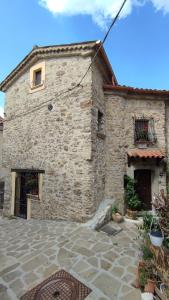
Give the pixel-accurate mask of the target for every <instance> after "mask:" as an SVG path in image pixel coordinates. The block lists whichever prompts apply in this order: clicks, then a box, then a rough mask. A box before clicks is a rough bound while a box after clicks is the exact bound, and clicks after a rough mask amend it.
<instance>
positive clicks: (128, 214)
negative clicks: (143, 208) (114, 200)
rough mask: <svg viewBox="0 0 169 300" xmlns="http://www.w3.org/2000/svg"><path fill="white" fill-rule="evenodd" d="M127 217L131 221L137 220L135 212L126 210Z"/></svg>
mask: <svg viewBox="0 0 169 300" xmlns="http://www.w3.org/2000/svg"><path fill="white" fill-rule="evenodd" d="M127 217H128V218H129V219H132V220H136V219H137V210H131V209H127Z"/></svg>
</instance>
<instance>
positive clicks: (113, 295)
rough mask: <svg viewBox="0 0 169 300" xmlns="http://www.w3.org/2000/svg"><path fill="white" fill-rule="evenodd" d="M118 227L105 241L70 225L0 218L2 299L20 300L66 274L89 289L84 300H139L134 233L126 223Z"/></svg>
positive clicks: (101, 237) (91, 231)
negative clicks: (53, 277) (47, 280)
mask: <svg viewBox="0 0 169 300" xmlns="http://www.w3.org/2000/svg"><path fill="white" fill-rule="evenodd" d="M113 226H115V225H114V223H113ZM116 226H117V225H116ZM118 226H119V225H118ZM120 227H121V228H122V229H123V230H122V231H121V232H120V233H118V234H117V235H115V236H111V237H109V236H107V235H106V234H105V233H103V232H96V231H93V230H91V229H88V228H86V227H84V226H82V225H80V224H77V223H73V222H64V221H39V220H29V221H26V220H23V219H11V220H9V219H7V218H5V219H0V299H1V300H9V299H11V300H16V299H19V298H20V296H21V295H23V294H24V293H25V292H26V291H27V290H29V289H31V288H32V287H34V286H36V285H37V284H38V283H40V282H42V281H43V279H45V278H47V277H49V276H50V275H51V274H53V273H55V272H56V271H58V270H59V269H65V270H66V271H68V272H70V273H71V274H72V275H73V276H74V277H76V278H77V279H79V280H80V281H81V282H83V283H84V284H86V285H87V286H88V287H90V288H91V289H92V293H91V294H90V295H89V296H88V297H87V298H86V300H96V299H97V300H106V299H112V300H139V299H140V292H139V291H138V290H136V289H134V288H132V286H131V283H132V281H133V279H134V276H135V269H136V264H137V260H138V258H137V255H138V242H137V240H136V239H135V238H136V237H137V234H138V233H137V228H136V225H134V224H132V223H130V222H125V223H123V224H121V225H120ZM65 300H66V299H65Z"/></svg>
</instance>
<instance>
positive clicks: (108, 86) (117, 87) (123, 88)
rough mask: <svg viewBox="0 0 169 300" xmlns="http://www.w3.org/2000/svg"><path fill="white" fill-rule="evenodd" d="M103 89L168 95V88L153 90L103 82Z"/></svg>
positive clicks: (127, 92)
mask: <svg viewBox="0 0 169 300" xmlns="http://www.w3.org/2000/svg"><path fill="white" fill-rule="evenodd" d="M103 88H104V90H109V91H113V92H124V93H126V94H129V95H130V94H143V95H146V94H147V95H157V96H169V90H153V89H142V88H134V87H130V86H125V85H112V84H104V86H103Z"/></svg>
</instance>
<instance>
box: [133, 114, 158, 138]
mask: <svg viewBox="0 0 169 300" xmlns="http://www.w3.org/2000/svg"><path fill="white" fill-rule="evenodd" d="M135 142H136V143H142V142H151V143H154V142H156V135H155V130H154V120H153V119H150V120H148V119H144V118H141V119H137V120H135Z"/></svg>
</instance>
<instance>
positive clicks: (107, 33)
mask: <svg viewBox="0 0 169 300" xmlns="http://www.w3.org/2000/svg"><path fill="white" fill-rule="evenodd" d="M126 2H127V0H124V1H123V2H122V5H121V6H120V9H119V11H118V12H117V14H116V16H115V18H114V19H113V21H112V22H111V24H110V26H109V28H108V31H107V32H106V34H105V36H104V38H103V41H102V42H100V46H99V47H98V48H97V51H96V53H95V55H94V56H93V58H92V60H91V63H90V65H89V67H88V68H87V70H86V72H85V73H84V75H83V76H82V78H81V79H80V81H79V82H78V83H77V84H76V85H75V86H73V87H71V88H68V89H66V90H65V91H62V92H61V93H59V94H58V95H55V97H60V96H62V95H64V94H67V93H69V92H71V91H73V90H74V89H76V88H78V87H83V86H82V85H81V83H82V81H83V80H84V78H85V77H86V75H87V74H88V72H89V70H90V69H91V67H92V65H93V63H94V61H95V59H96V57H97V55H98V53H99V51H100V49H101V48H102V46H103V45H104V43H105V41H106V40H107V37H108V35H109V33H110V31H111V29H112V27H113V26H114V24H115V23H116V21H117V19H118V17H119V15H120V13H121V11H122V9H123V7H124V5H125V4H126ZM51 101H53V100H51V99H48V100H46V101H44V102H43V103H41V104H40V105H37V106H34V108H33V109H32V110H29V111H27V112H25V113H21V114H18V115H15V116H14V117H11V118H10V119H6V120H4V122H8V121H11V120H13V119H16V118H18V117H20V116H25V115H27V114H29V113H32V112H34V111H37V110H38V109H40V108H41V107H44V106H45V105H46V103H49V102H51ZM55 101H56V100H55Z"/></svg>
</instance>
